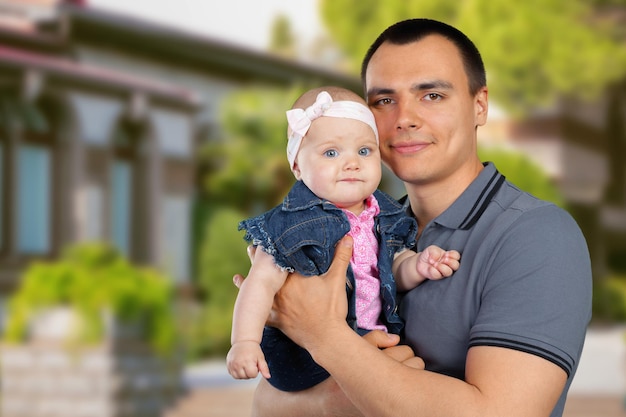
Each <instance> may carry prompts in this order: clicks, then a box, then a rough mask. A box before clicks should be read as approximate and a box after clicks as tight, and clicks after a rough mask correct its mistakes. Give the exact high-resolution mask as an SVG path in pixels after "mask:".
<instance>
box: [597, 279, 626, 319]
mask: <svg viewBox="0 0 626 417" xmlns="http://www.w3.org/2000/svg"><path fill="white" fill-rule="evenodd" d="M593 310H594V319H595V320H596V321H607V322H622V323H623V322H626V275H609V276H608V277H607V278H605V279H603V280H602V281H600V282H599V283H597V284H596V286H595V288H594V294H593Z"/></svg>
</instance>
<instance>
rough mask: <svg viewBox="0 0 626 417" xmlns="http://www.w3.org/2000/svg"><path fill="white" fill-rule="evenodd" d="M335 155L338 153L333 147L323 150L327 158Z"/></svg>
mask: <svg viewBox="0 0 626 417" xmlns="http://www.w3.org/2000/svg"><path fill="white" fill-rule="evenodd" d="M337 155H339V153H338V152H337V151H336V150H334V149H329V150H327V151H326V152H324V156H327V157H329V158H335V157H336V156H337Z"/></svg>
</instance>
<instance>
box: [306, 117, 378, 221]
mask: <svg viewBox="0 0 626 417" xmlns="http://www.w3.org/2000/svg"><path fill="white" fill-rule="evenodd" d="M294 174H295V175H296V178H297V179H299V180H302V181H303V182H304V183H305V184H306V185H307V187H309V188H310V189H311V191H313V192H314V193H315V195H317V196H318V197H320V198H323V199H326V200H328V201H330V202H332V203H333V204H335V205H336V206H338V207H342V208H345V209H348V210H350V211H352V212H354V213H356V214H358V213H360V212H361V211H362V210H363V207H364V206H363V202H364V200H365V199H366V198H367V197H368V196H369V195H370V194H372V193H373V192H374V190H376V188H377V187H378V184H379V183H380V179H381V175H382V174H381V162H380V152H379V150H378V144H377V143H376V136H375V135H374V131H373V130H372V128H371V127H369V126H368V125H367V124H365V123H363V122H360V121H358V120H354V119H346V118H338V117H320V118H318V119H315V120H314V121H313V123H312V124H311V128H310V129H309V131H308V132H307V134H306V136H305V137H304V139H303V140H302V145H301V146H300V150H299V151H298V156H297V157H296V163H295V166H294Z"/></svg>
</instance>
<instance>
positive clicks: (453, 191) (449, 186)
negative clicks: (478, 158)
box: [404, 162, 483, 237]
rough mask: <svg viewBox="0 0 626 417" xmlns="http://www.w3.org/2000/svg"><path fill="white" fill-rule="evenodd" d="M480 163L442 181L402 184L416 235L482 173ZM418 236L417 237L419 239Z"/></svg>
mask: <svg viewBox="0 0 626 417" xmlns="http://www.w3.org/2000/svg"><path fill="white" fill-rule="evenodd" d="M482 169H483V165H482V163H480V162H479V163H478V164H476V165H472V166H471V167H469V168H468V169H464V170H459V171H457V172H456V173H455V174H454V175H452V176H450V177H447V178H446V179H445V180H444V181H435V182H432V183H428V184H424V183H420V184H411V183H404V185H405V187H406V191H407V194H408V198H409V201H410V203H411V210H412V211H413V214H414V215H415V218H416V220H417V223H418V225H419V231H418V233H419V234H421V232H422V230H423V228H424V227H425V226H426V225H427V224H428V223H430V222H431V221H432V220H433V219H434V218H435V217H437V216H439V215H440V214H441V213H443V212H444V211H445V210H446V209H447V208H448V207H450V206H451V205H452V203H454V201H456V199H457V198H459V196H460V195H461V194H462V193H463V191H465V189H467V187H469V185H470V184H471V183H472V181H474V180H475V179H476V177H478V174H480V171H482ZM419 234H418V237H419Z"/></svg>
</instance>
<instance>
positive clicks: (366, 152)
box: [359, 148, 372, 156]
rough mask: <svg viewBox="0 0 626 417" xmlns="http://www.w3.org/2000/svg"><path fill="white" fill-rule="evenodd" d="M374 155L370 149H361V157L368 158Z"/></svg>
mask: <svg viewBox="0 0 626 417" xmlns="http://www.w3.org/2000/svg"><path fill="white" fill-rule="evenodd" d="M371 153H372V150H371V149H370V148H361V149H359V155H361V156H367V155H369V154H371Z"/></svg>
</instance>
